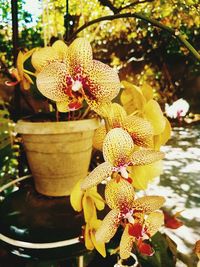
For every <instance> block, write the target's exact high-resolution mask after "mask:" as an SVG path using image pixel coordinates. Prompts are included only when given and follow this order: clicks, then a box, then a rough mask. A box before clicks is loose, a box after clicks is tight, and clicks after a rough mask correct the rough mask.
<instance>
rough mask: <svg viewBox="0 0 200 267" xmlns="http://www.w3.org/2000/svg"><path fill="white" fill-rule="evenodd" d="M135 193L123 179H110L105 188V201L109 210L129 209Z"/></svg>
mask: <svg viewBox="0 0 200 267" xmlns="http://www.w3.org/2000/svg"><path fill="white" fill-rule="evenodd" d="M134 196H135V191H134V189H133V186H132V185H131V184H130V183H129V182H128V181H126V180H125V179H122V178H120V179H112V180H111V181H110V182H108V183H107V185H106V188H105V199H106V203H107V205H108V206H109V207H110V208H111V209H120V210H121V209H123V208H128V209H131V207H132V205H133V201H134Z"/></svg>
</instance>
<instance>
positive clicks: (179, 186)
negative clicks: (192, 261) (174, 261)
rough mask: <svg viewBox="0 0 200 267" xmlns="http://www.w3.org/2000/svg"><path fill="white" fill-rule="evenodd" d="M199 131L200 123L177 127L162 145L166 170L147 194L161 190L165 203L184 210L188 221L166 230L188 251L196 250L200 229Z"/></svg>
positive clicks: (170, 208)
mask: <svg viewBox="0 0 200 267" xmlns="http://www.w3.org/2000/svg"><path fill="white" fill-rule="evenodd" d="M199 134H200V127H199V126H192V127H190V128H185V129H184V128H183V127H180V128H178V127H175V128H174V129H173V134H172V138H171V140H170V141H169V142H168V144H167V145H166V146H165V147H163V149H162V150H163V151H164V152H165V153H166V157H165V159H164V172H163V174H162V175H161V177H160V180H159V179H156V180H155V181H154V184H152V185H150V187H149V189H148V190H147V191H146V193H147V194H148V193H149V192H151V194H154V193H158V192H159V195H162V196H165V197H166V198H167V201H166V204H165V207H166V208H167V209H168V210H169V211H170V212H172V213H173V214H175V213H176V212H178V211H182V210H183V212H182V213H181V220H182V221H183V223H184V225H183V226H182V227H180V228H179V229H176V230H171V229H165V230H164V231H165V232H166V233H167V234H168V235H169V236H170V237H171V238H172V239H173V240H174V241H175V242H176V243H177V246H178V250H179V251H180V252H182V253H185V254H187V255H188V254H191V253H192V249H193V247H194V244H195V242H196V241H197V240H198V239H199V230H200V229H199V223H200V196H199V185H200V177H199V171H200V144H199V140H198V138H199ZM155 184H157V186H156V187H155Z"/></svg>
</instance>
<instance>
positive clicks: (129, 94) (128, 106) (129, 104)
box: [121, 81, 146, 114]
mask: <svg viewBox="0 0 200 267" xmlns="http://www.w3.org/2000/svg"><path fill="white" fill-rule="evenodd" d="M122 84H123V86H124V90H123V92H122V94H121V102H122V105H123V107H124V108H125V110H126V112H127V113H128V114H131V113H133V112H134V111H138V110H143V107H144V105H145V103H146V99H145V97H144V96H143V94H142V91H141V89H140V88H139V87H137V86H135V85H134V84H131V83H129V82H127V81H123V82H122Z"/></svg>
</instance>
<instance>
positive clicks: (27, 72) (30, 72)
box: [24, 69, 36, 77]
mask: <svg viewBox="0 0 200 267" xmlns="http://www.w3.org/2000/svg"><path fill="white" fill-rule="evenodd" d="M24 72H25V73H26V74H29V75H32V76H34V77H36V74H35V73H33V72H32V71H29V70H25V69H24Z"/></svg>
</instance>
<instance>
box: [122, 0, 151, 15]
mask: <svg viewBox="0 0 200 267" xmlns="http://www.w3.org/2000/svg"><path fill="white" fill-rule="evenodd" d="M153 1H154V0H138V1H135V2H133V3H130V4H129V5H126V6H122V7H120V8H118V13H120V12H121V11H122V10H124V9H127V8H130V7H133V6H136V5H139V4H144V3H148V2H149V3H150V2H153Z"/></svg>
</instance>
